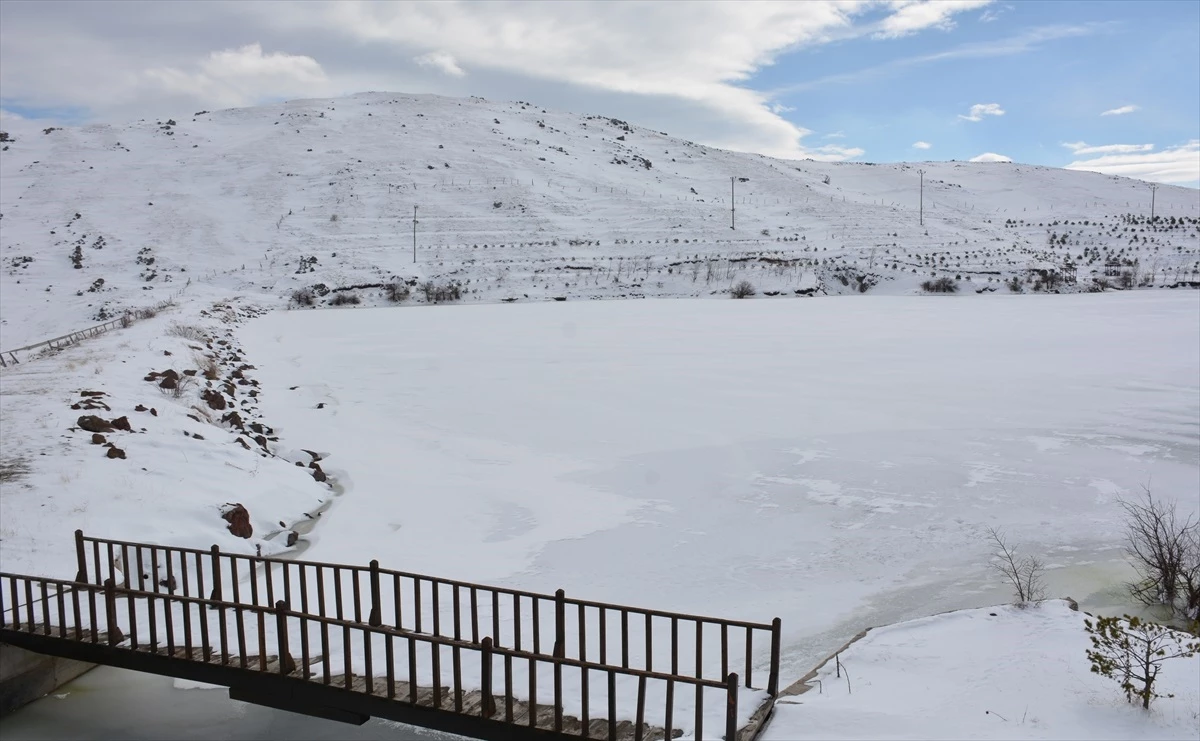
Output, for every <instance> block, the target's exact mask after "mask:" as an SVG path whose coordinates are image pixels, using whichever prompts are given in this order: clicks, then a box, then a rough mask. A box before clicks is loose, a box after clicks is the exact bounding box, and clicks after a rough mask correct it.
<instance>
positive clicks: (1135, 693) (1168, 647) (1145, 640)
mask: <svg viewBox="0 0 1200 741" xmlns="http://www.w3.org/2000/svg"><path fill="white" fill-rule="evenodd" d="M1083 624H1084V627H1085V629H1086V630H1087V632H1088V635H1089V637H1090V638H1091V640H1092V647H1091V648H1090V649H1088V652H1087V657H1088V660H1089V661H1091V662H1092V672H1093V673H1095V674H1099V675H1101V676H1103V677H1108V678H1109V679H1112V680H1113V681H1115V682H1117V683H1118V684H1119V685H1120V686H1121V689H1122V690H1123V691H1124V692H1125V699H1127V700H1129V702H1131V703H1132V702H1134V701H1135V698H1136V699H1137V700H1140V701H1141V703H1142V707H1143V708H1144V709H1147V710H1149V709H1150V702H1151V700H1156V699H1158V698H1160V697H1174V695H1171V694H1169V693H1168V694H1165V695H1163V694H1159V693H1158V692H1157V691H1156V690H1155V689H1154V683H1155V681H1156V680H1157V679H1158V674H1159V672H1160V671H1161V670H1162V665H1163V664H1164V663H1166V662H1167V661H1168V660H1170V659H1179V658H1190V657H1192V656H1195V655H1196V653H1198V652H1200V640H1197V639H1196V638H1195V636H1192V635H1191V634H1189V633H1183V632H1180V631H1177V630H1172V629H1171V628H1168V627H1166V626H1163V625H1159V624H1157V623H1151V622H1145V621H1142V620H1140V619H1139V618H1137V617H1130V616H1128V615H1126V616H1125V617H1124V618H1116V617H1102V618H1097V619H1096V621H1095V622H1094V623H1093V622H1092V621H1091V620H1084V621H1083Z"/></svg>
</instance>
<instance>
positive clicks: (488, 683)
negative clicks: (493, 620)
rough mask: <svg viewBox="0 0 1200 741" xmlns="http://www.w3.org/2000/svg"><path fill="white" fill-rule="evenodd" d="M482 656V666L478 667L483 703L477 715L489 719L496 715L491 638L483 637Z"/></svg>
mask: <svg viewBox="0 0 1200 741" xmlns="http://www.w3.org/2000/svg"><path fill="white" fill-rule="evenodd" d="M480 653H481V655H482V665H481V667H480V669H481V671H480V675H479V676H480V680H479V693H480V694H481V695H483V702H482V703H481V704H480V706H479V713H480V715H482V716H483V717H485V718H490V717H492V716H493V715H495V714H496V699H495V698H494V697H493V696H492V638H491V636H484V639H483V650H482V651H481V652H480Z"/></svg>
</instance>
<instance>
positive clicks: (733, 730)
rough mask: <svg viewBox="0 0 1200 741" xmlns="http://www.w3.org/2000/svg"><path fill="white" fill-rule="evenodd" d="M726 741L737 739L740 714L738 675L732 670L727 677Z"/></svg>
mask: <svg viewBox="0 0 1200 741" xmlns="http://www.w3.org/2000/svg"><path fill="white" fill-rule="evenodd" d="M725 692H726V699H725V741H735V739H736V738H737V715H738V675H737V672H730V674H729V676H728V677H726V678H725Z"/></svg>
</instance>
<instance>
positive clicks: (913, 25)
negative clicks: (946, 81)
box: [874, 0, 992, 39]
mask: <svg viewBox="0 0 1200 741" xmlns="http://www.w3.org/2000/svg"><path fill="white" fill-rule="evenodd" d="M991 2H992V0H893V1H892V2H891V3H889V5H890V6H891V7H892V8H894V9H895V11H896V12H894V13H892V14H891V15H890V16H888V17H887V18H885V19H884V20H883V22H882V23H880V24H879V30H878V31H876V32H875V34H874V36H875V38H879V39H894V38H899V37H901V36H908V35H910V34H913V33H916V32H918V31H923V30H924V29H926V28H937V29H940V30H942V31H949V30H950V29H952V28H954V20H953V16H954V14H955V13H961V12H963V11H964V10H974V9H975V8H982V7H983V6H985V5H989V4H990V3H991Z"/></svg>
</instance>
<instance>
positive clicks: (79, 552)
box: [75, 530, 88, 584]
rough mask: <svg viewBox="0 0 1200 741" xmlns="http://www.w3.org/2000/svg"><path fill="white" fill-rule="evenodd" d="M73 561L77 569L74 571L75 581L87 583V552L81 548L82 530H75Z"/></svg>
mask: <svg viewBox="0 0 1200 741" xmlns="http://www.w3.org/2000/svg"><path fill="white" fill-rule="evenodd" d="M75 562H76V564H77V565H78V567H79V570H78V571H76V572H75V581H76V582H78V583H80V584H87V580H88V575H87V553H85V552H84V549H83V531H82V530H76V531H75Z"/></svg>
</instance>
